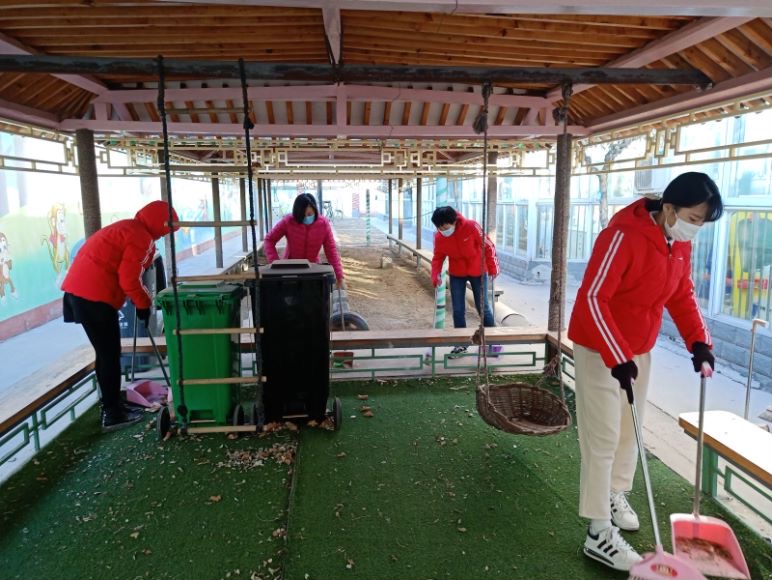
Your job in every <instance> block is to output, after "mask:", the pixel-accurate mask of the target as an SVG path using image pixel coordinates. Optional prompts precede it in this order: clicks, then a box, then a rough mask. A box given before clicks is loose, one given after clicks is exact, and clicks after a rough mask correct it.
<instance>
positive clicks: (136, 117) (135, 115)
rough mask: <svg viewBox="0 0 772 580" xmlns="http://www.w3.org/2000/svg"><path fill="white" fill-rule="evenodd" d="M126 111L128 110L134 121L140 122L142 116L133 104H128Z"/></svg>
mask: <svg viewBox="0 0 772 580" xmlns="http://www.w3.org/2000/svg"><path fill="white" fill-rule="evenodd" d="M126 109H128V111H129V115H131V120H132V121H139V119H140V116H139V113H137V109H136V107H135V106H134V104H133V103H126Z"/></svg>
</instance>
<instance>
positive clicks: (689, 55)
mask: <svg viewBox="0 0 772 580" xmlns="http://www.w3.org/2000/svg"><path fill="white" fill-rule="evenodd" d="M678 54H679V55H680V56H681V57H682V58H683V59H684V60H685V61H686V62H688V63H689V65H690V66H691V67H692V68H696V69H697V70H700V71H702V72H703V73H704V74H706V75H708V77H709V78H710V80H712V81H713V82H714V83H720V82H721V81H725V80H727V79H728V78H730V77H731V76H732V75H730V74H729V73H728V72H726V71H725V70H724V69H723V68H721V66H720V65H719V64H717V63H715V62H713V60H712V59H711V58H710V57H709V56H708V55H706V54H705V53H704V52H703V51H702V50H701V49H700V48H699V47H698V46H692V47H690V48H687V49H685V50H682V51H681V52H679V53H678Z"/></svg>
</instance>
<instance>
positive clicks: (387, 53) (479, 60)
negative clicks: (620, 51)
mask: <svg viewBox="0 0 772 580" xmlns="http://www.w3.org/2000/svg"><path fill="white" fill-rule="evenodd" d="M346 55H347V61H348V62H349V63H350V64H356V60H355V59H357V58H362V59H363V60H366V62H367V63H368V64H372V65H379V64H400V65H405V64H406V63H410V64H413V65H422V64H424V65H428V64H439V65H446V66H447V65H450V66H466V65H469V66H474V65H479V66H488V65H490V66H506V67H515V68H516V67H529V66H534V65H535V64H536V65H537V66H543V67H549V66H553V67H555V66H559V67H562V66H571V65H573V66H574V67H581V68H596V67H597V66H598V65H599V64H600V63H599V62H597V61H582V60H575V59H558V58H549V59H547V58H545V59H540V60H539V62H538V63H534V61H533V60H530V59H525V58H522V59H521V58H513V57H510V56H507V55H502V56H500V57H482V56H479V55H476V54H475V53H474V52H470V54H468V55H460V54H449V53H435V52H434V51H432V50H425V51H421V52H420V53H419V54H414V53H397V52H393V51H391V50H384V51H379V50H377V49H367V50H363V49H351V48H347V49H346Z"/></svg>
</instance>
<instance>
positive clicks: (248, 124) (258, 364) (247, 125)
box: [239, 58, 263, 421]
mask: <svg viewBox="0 0 772 580" xmlns="http://www.w3.org/2000/svg"><path fill="white" fill-rule="evenodd" d="M239 75H240V77H241V100H242V104H243V113H244V142H245V143H246V156H247V182H248V184H249V222H250V230H251V233H252V262H253V266H254V268H255V282H254V286H253V292H252V300H251V303H252V322H253V325H254V327H255V338H254V341H253V342H254V345H255V352H254V355H255V377H257V380H258V384H259V381H260V376H261V375H262V366H263V365H262V360H261V358H260V321H259V318H260V315H259V309H258V300H259V297H260V273H259V271H258V267H257V232H256V230H255V199H254V188H253V184H252V181H253V172H252V143H251V138H250V131H251V130H252V129H254V127H255V124H254V123H253V122H252V119H250V118H249V95H248V94H247V73H246V68H245V67H244V59H243V58H240V59H239ZM253 420H255V421H257V420H256V419H253Z"/></svg>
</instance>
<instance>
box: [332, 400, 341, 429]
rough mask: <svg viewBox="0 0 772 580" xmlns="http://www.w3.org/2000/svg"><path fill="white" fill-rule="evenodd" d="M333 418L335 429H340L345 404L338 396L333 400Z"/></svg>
mask: <svg viewBox="0 0 772 580" xmlns="http://www.w3.org/2000/svg"><path fill="white" fill-rule="evenodd" d="M332 420H333V423H334V426H335V430H336V431H338V430H339V429H340V426H341V424H342V423H343V405H342V404H341V402H340V399H339V398H338V397H335V398H334V399H333V400H332Z"/></svg>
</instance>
